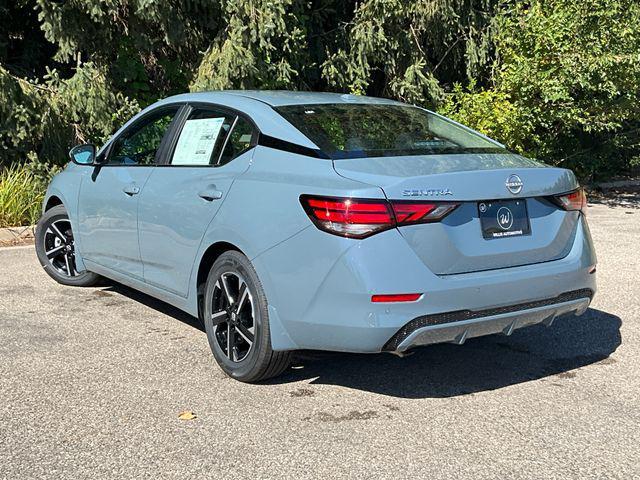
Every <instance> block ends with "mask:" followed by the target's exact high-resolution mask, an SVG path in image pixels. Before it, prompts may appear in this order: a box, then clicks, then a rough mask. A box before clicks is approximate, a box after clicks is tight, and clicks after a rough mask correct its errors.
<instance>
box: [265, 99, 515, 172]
mask: <svg viewBox="0 0 640 480" xmlns="http://www.w3.org/2000/svg"><path fill="white" fill-rule="evenodd" d="M276 110H277V111H278V113H280V115H282V116H283V117H284V118H286V119H287V120H288V121H289V122H290V123H291V124H293V125H294V126H295V127H296V128H297V129H298V130H300V131H301V132H302V133H304V134H305V135H306V136H307V137H309V139H310V140H311V141H312V142H313V143H315V144H316V145H317V146H318V147H319V148H320V149H321V150H322V151H323V152H324V153H325V154H327V155H328V156H329V157H331V158H333V159H341V158H361V157H388V156H399V155H430V154H444V153H502V152H506V150H505V149H503V148H500V146H499V145H497V144H496V143H493V142H491V141H490V140H488V139H486V138H484V137H482V136H480V135H477V134H475V133H473V132H471V131H469V130H467V129H466V128H463V127H461V126H458V125H456V124H455V123H453V122H450V121H448V120H446V119H445V118H443V117H440V116H438V115H434V114H433V113H430V112H428V111H426V110H423V109H421V108H417V107H411V106H403V105H370V104H316V105H288V106H284V107H278V108H276Z"/></svg>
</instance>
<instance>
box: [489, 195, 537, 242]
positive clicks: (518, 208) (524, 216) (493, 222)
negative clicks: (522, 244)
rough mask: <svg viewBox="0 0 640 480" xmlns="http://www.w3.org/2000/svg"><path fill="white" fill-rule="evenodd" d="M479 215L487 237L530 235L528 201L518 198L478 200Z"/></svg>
mask: <svg viewBox="0 0 640 480" xmlns="http://www.w3.org/2000/svg"><path fill="white" fill-rule="evenodd" d="M478 216H479V217H480V227H481V228H482V236H483V237H484V238H485V239H487V240H488V239H494V238H505V237H518V236H521V235H530V234H531V226H530V224H529V214H528V213H527V202H526V200H524V199H518V200H487V201H484V202H478Z"/></svg>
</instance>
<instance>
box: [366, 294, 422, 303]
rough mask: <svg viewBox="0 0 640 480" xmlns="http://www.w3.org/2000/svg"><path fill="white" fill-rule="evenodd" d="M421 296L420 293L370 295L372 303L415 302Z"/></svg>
mask: <svg viewBox="0 0 640 480" xmlns="http://www.w3.org/2000/svg"><path fill="white" fill-rule="evenodd" d="M420 297H422V294H421V293H399V294H392V295H372V296H371V301H372V302H373V303H391V302H415V301H416V300H419V299H420Z"/></svg>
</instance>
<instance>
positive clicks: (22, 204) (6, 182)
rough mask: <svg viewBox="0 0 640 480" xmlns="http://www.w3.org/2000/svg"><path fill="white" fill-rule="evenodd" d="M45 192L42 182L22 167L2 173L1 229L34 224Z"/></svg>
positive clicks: (0, 188) (0, 192)
mask: <svg viewBox="0 0 640 480" xmlns="http://www.w3.org/2000/svg"><path fill="white" fill-rule="evenodd" d="M45 190H46V186H45V185H44V183H43V182H42V180H40V179H39V178H37V177H36V176H35V175H34V174H33V172H32V171H31V170H29V169H27V168H25V167H24V166H22V165H12V166H10V167H8V168H5V169H4V170H2V171H0V227H14V226H20V225H32V224H34V223H35V222H36V221H37V220H38V218H39V217H40V208H41V203H42V199H43V197H44V192H45Z"/></svg>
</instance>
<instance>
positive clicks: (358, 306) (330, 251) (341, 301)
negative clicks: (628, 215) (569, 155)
mask: <svg viewBox="0 0 640 480" xmlns="http://www.w3.org/2000/svg"><path fill="white" fill-rule="evenodd" d="M434 254H437V253H434ZM252 261H253V264H254V266H255V267H256V270H257V272H258V275H259V276H260V278H261V280H262V283H263V286H264V289H265V293H266V295H267V298H268V300H269V304H270V306H269V317H270V324H271V340H272V344H273V348H274V349H276V350H293V349H300V348H304V349H317V350H334V351H346V352H372V353H373V352H380V351H395V352H402V351H405V350H407V349H409V348H412V347H413V346H416V345H424V344H430V343H440V342H452V341H453V342H457V343H461V342H462V341H464V340H465V339H467V338H470V337H474V336H479V335H486V334H491V333H499V332H505V333H510V331H513V330H515V329H517V328H521V327H523V326H525V325H530V324H534V323H543V322H546V323H550V322H552V321H553V319H554V318H556V317H558V316H560V315H564V314H570V313H572V312H573V313H578V314H579V313H582V312H583V311H584V310H585V309H586V308H587V307H588V305H589V302H590V300H591V297H592V295H593V294H594V293H595V291H596V280H595V274H592V273H589V271H590V268H591V267H592V266H593V265H594V264H595V263H596V258H595V253H594V251H593V246H592V243H591V238H590V236H589V231H588V227H587V225H586V223H585V222H584V220H582V221H581V222H580V224H579V225H578V229H577V231H576V235H575V238H574V243H573V246H572V247H571V250H570V252H569V253H568V254H567V255H566V256H565V257H564V258H562V259H559V260H554V261H550V262H545V263H537V264H533V265H525V266H520V267H510V268H503V269H499V270H487V271H482V272H475V273H466V274H457V275H435V274H434V273H433V272H431V271H430V270H429V269H428V268H427V267H426V266H425V264H424V263H423V262H422V261H421V260H420V259H419V258H418V257H417V256H416V254H415V252H414V251H413V250H412V249H411V248H410V247H409V245H408V244H407V242H406V241H405V239H404V238H403V237H402V235H401V234H400V233H399V232H398V231H397V230H389V231H386V232H382V233H380V234H377V235H374V236H372V237H370V238H367V239H365V240H361V241H357V240H349V239H344V238H341V237H336V236H332V235H327V234H326V233H324V232H321V231H319V230H318V229H316V228H315V227H313V226H311V227H309V228H307V229H305V230H304V231H302V232H300V233H299V234H297V235H295V236H294V237H291V238H290V239H288V240H287V241H285V242H283V243H281V244H280V245H278V246H277V247H275V248H273V249H271V250H269V251H268V252H265V253H264V254H262V255H260V256H258V257H256V258H254V259H252ZM579 290H588V291H589V292H591V293H590V294H586V295H583V296H581V297H580V298H571V299H565V298H564V297H562V296H561V294H563V293H564V292H573V291H579ZM393 293H423V296H422V298H421V299H420V300H418V301H415V302H407V303H388V304H385V303H372V302H371V295H374V294H393ZM540 302H542V303H540ZM549 302H550V303H549ZM523 304H531V305H533V306H531V305H530V306H528V307H527V306H525V308H524V309H516V310H513V308H514V307H515V306H521V305H523ZM492 310H494V311H492ZM461 311H466V312H470V313H466V314H465V315H467V317H466V318H465V317H464V316H462V317H460V316H458V317H449V318H451V319H452V320H451V321H450V322H447V323H444V324H443V323H438V324H437V325H433V324H426V323H425V324H424V325H419V320H418V319H433V318H436V317H438V318H446V316H447V315H452V313H451V312H454V313H456V314H459V313H460V312H461ZM409 324H411V325H416V324H418V325H419V326H418V328H415V329H412V330H411V332H410V333H409V334H408V335H406V336H403V338H402V339H401V340H400V341H395V342H393V339H394V338H395V339H398V338H400V337H399V336H398V335H399V333H400V332H401V331H403V329H405V328H406V326H407V325H409ZM465 332H466V333H465ZM390 342H392V343H394V344H392V343H390Z"/></svg>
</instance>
